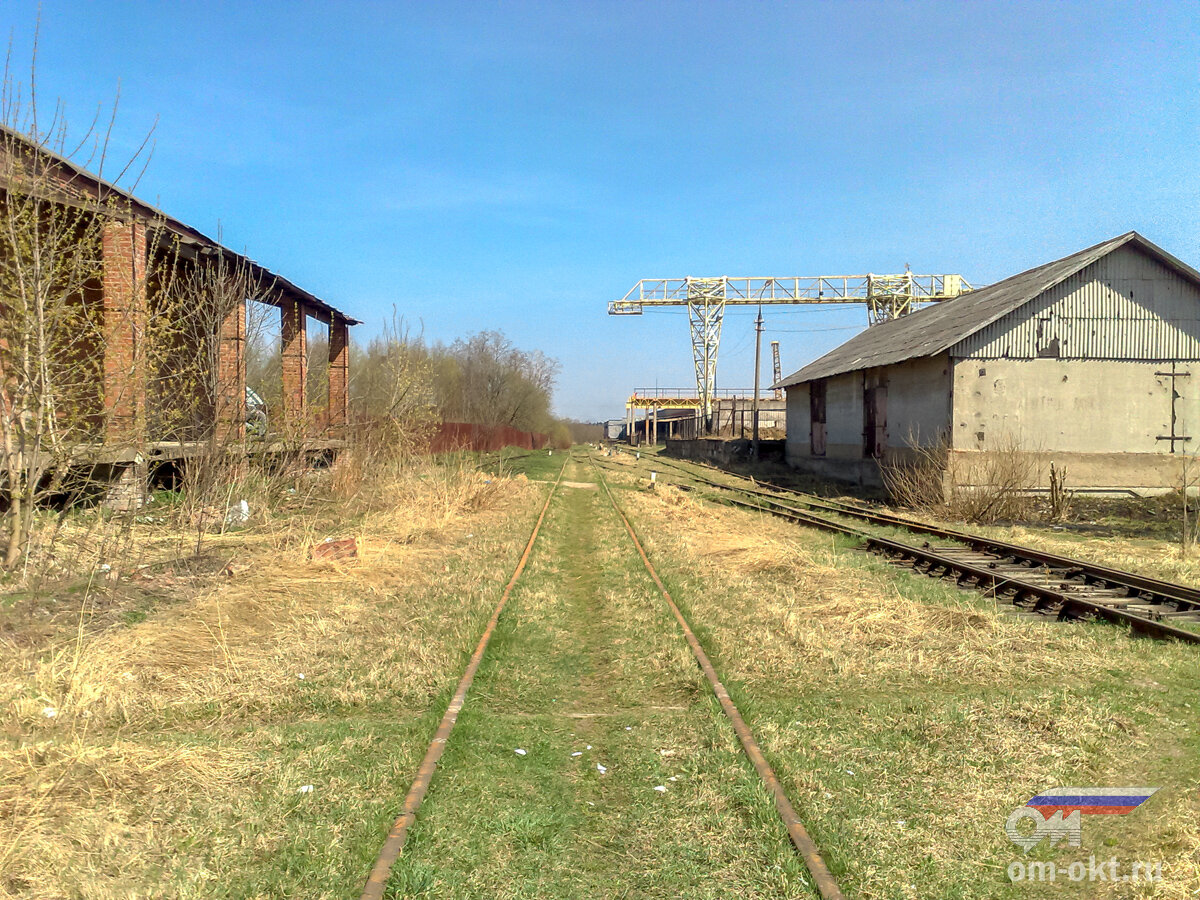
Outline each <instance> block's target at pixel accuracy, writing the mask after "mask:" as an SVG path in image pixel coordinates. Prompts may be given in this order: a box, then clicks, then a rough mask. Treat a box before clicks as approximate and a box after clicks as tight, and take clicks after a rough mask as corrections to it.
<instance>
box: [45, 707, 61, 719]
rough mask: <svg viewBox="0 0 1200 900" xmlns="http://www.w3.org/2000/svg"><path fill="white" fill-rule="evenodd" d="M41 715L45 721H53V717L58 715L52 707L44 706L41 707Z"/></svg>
mask: <svg viewBox="0 0 1200 900" xmlns="http://www.w3.org/2000/svg"><path fill="white" fill-rule="evenodd" d="M42 715H43V716H45V717H46V718H47V719H53V718H54V717H55V716H57V715H58V710H57V709H55V708H54V707H53V706H44V707H42Z"/></svg>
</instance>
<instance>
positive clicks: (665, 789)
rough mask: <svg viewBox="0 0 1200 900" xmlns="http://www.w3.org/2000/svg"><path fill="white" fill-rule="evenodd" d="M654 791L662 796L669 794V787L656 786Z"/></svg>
mask: <svg viewBox="0 0 1200 900" xmlns="http://www.w3.org/2000/svg"><path fill="white" fill-rule="evenodd" d="M654 789H655V790H656V791H658V792H659V793H660V794H665V793H666V792H667V786H666V785H665V784H659V785H655V787H654Z"/></svg>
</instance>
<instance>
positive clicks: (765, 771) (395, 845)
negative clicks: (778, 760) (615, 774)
mask: <svg viewBox="0 0 1200 900" xmlns="http://www.w3.org/2000/svg"><path fill="white" fill-rule="evenodd" d="M526 455H528V454H526ZM566 456H567V459H566V460H565V461H564V463H563V466H562V469H561V470H560V471H559V473H558V476H557V478H556V479H555V481H554V482H553V484H552V486H551V488H550V491H549V492H548V494H547V497H546V500H545V503H544V504H543V506H542V509H541V512H540V514H539V515H538V518H537V521H536V523H535V524H534V527H533V531H532V533H531V534H530V536H529V540H528V542H527V543H526V545H525V549H524V552H523V553H522V555H521V558H520V561H519V562H518V564H517V566H516V569H515V571H514V572H513V575H512V577H511V578H510V579H509V581H508V583H507V585H506V586H505V588H504V590H503V592H502V594H501V597H500V600H499V602H498V603H497V605H496V607H495V609H494V611H493V613H492V616H491V618H490V619H489V620H488V623H487V625H486V627H485V629H484V632H483V635H482V637H481V638H480V640H479V642H478V644H477V646H476V648H475V651H474V653H473V654H472V656H471V658H470V661H469V662H468V664H467V668H466V670H465V672H464V673H463V675H462V677H461V679H460V681H459V683H458V687H457V689H456V690H455V693H454V696H453V698H452V699H451V701H450V703H449V705H448V707H447V709H446V711H445V714H444V715H443V717H442V719H441V722H440V724H439V726H438V729H437V731H436V732H435V734H434V737H433V740H432V741H431V742H430V744H429V746H428V749H427V750H426V753H425V756H424V758H423V759H422V761H421V764H420V767H419V768H418V770H417V773H416V775H415V777H414V779H413V782H412V785H411V787H410V788H409V791H408V793H407V794H406V796H405V799H404V802H403V806H402V809H401V812H400V815H399V816H398V817H397V818H396V820H395V822H394V824H393V825H392V828H391V830H390V831H389V833H388V835H387V837H386V839H385V841H384V844H383V847H382V849H381V850H380V852H379V855H378V857H377V858H376V861H375V863H374V865H373V867H372V869H371V872H370V874H369V875H368V878H367V881H366V884H365V885H364V887H363V890H362V893H361V895H360V897H361V900H382V898H383V897H384V895H385V893H386V891H387V885H388V881H389V878H390V876H391V872H392V868H393V866H394V865H395V863H396V861H397V859H398V858H399V857H400V854H401V852H402V850H403V848H404V845H405V843H406V841H407V838H408V834H409V830H410V829H411V827H412V825H413V824H414V823H415V821H416V815H417V812H418V810H419V809H420V807H421V804H422V802H423V801H424V798H425V795H426V793H427V792H428V790H429V787H430V785H431V783H432V780H433V777H434V774H435V772H436V771H437V766H438V762H439V760H440V759H441V757H442V754H443V753H444V752H445V749H446V745H447V742H448V741H449V739H450V737H451V733H452V731H453V730H454V726H455V723H456V722H457V719H458V715H459V713H460V712H461V710H462V708H463V705H464V704H465V701H466V696H467V692H468V691H469V689H470V687H471V684H472V682H473V680H474V678H475V674H476V672H477V671H478V669H479V666H480V664H481V663H482V661H483V657H484V654H485V653H486V651H487V648H488V644H489V642H490V640H491V637H492V635H493V633H494V632H495V629H496V626H497V625H498V623H499V621H500V617H501V615H502V613H503V612H504V609H505V606H506V604H507V603H508V599H509V597H510V595H511V593H512V590H513V588H514V586H515V585H516V584H517V581H518V579H520V577H521V574H522V572H523V571H524V570H525V567H526V563H527V562H528V560H529V558H530V553H531V551H532V550H533V548H534V544H535V543H536V541H537V539H538V534H539V531H540V530H541V528H542V524H543V522H544V520H545V518H546V515H547V512H548V510H549V509H550V504H551V501H552V500H553V499H554V497H555V495H556V493H558V489H559V486H560V485H566V486H569V485H573V484H574V486H576V487H579V486H581V485H579V484H577V483H572V482H564V481H563V474H564V472H565V471H566V468H567V464H568V463H570V462H572V461H575V462H588V463H590V464H591V465H592V469H593V471H594V473H595V475H596V480H597V482H598V486H599V487H600V488H602V490H603V492H604V495H605V496H606V497H607V499H608V501H609V504H611V507H612V510H613V512H614V514H615V515H616V517H617V518H618V519H619V520H620V523H621V525H622V526H623V527H624V530H625V532H626V533H627V534H628V536H629V538H630V541H631V542H632V545H633V548H634V549H635V550H636V551H637V553H638V555H639V557H640V559H641V562H642V563H643V565H644V567H645V570H646V572H647V574H648V575H649V577H650V579H651V580H652V581H653V582H654V584H655V586H656V587H657V589H658V591H659V593H660V594H661V596H662V598H663V600H664V602H665V603H666V605H667V607H668V608H669V609H670V611H671V613H672V615H673V617H674V618H675V620H676V622H677V623H678V625H679V628H680V631H681V632H682V634H683V637H684V639H685V640H686V642H687V643H688V645H689V647H690V649H691V651H692V654H693V656H694V657H695V660H696V662H697V664H698V665H699V667H700V669H701V670H702V671H703V673H704V675H705V677H706V678H707V680H708V682H709V684H710V686H711V688H712V691H713V694H714V695H715V696H716V698H717V701H718V703H719V704H720V706H721V708H722V710H723V711H724V713H725V714H726V716H727V717H728V718H729V720H730V722H731V724H732V726H733V729H734V732H735V733H736V735H737V737H738V740H739V742H740V744H741V747H742V751H743V753H744V754H745V756H746V757H747V758H748V759H749V761H750V763H751V765H752V766H753V767H754V769H755V771H756V772H757V774H758V776H759V777H760V779H761V780H762V782H763V784H764V786H765V787H766V789H767V791H768V793H769V794H770V795H771V797H772V800H773V801H774V804H775V808H776V811H777V812H778V813H779V816H780V819H781V820H782V822H783V824H784V827H785V828H786V830H787V832H788V836H789V837H790V839H791V842H792V844H793V845H794V847H795V848H796V850H797V851H798V852H799V854H800V857H801V858H802V860H803V862H804V864H805V866H806V868H807V869H808V872H809V875H810V876H811V878H812V883H813V886H814V888H815V890H816V892H817V893H818V894H819V895H820V897H821V898H822V900H844V897H845V895H844V894H843V893H842V892H841V890H840V888H839V887H838V885H837V883H836V881H835V879H834V877H833V875H832V873H831V872H830V870H829V868H828V866H827V865H826V863H825V861H824V859H823V857H822V855H821V853H820V851H819V849H818V848H817V845H816V843H815V842H814V841H813V839H812V838H811V837H810V836H809V834H808V832H807V831H806V830H805V828H804V825H803V823H802V822H801V820H800V818H799V816H798V814H797V813H796V810H795V809H794V808H793V807H792V805H791V802H790V801H789V799H788V797H787V795H786V793H785V791H784V789H783V786H782V784H781V783H780V782H779V779H778V778H777V776H776V775H775V772H774V770H773V769H772V767H771V765H770V763H769V762H768V761H767V760H766V757H765V756H764V755H763V753H762V750H761V749H760V747H759V745H758V743H757V741H756V740H755V737H754V735H753V733H752V732H751V731H750V728H749V726H748V725H747V724H746V722H745V720H744V719H743V718H742V716H741V713H740V712H739V711H738V709H737V706H736V705H735V704H734V701H733V699H732V698H731V697H730V694H729V692H728V690H726V688H725V685H724V684H722V682H721V680H720V677H719V676H718V674H717V672H716V669H715V668H714V667H713V665H712V662H711V661H710V660H709V658H708V655H707V653H706V652H705V650H704V648H703V646H702V645H701V643H700V641H699V639H698V638H697V637H696V635H695V633H694V632H693V631H692V629H691V627H690V625H689V623H688V621H687V619H686V618H685V617H684V615H683V613H682V612H681V611H680V609H679V607H678V606H677V605H676V603H675V601H674V599H673V598H672V596H671V594H670V592H669V591H668V590H667V588H666V586H665V585H664V584H663V581H662V580H661V578H660V577H659V575H658V572H657V571H656V570H655V568H654V565H653V564H652V563H651V561H650V558H649V556H648V555H647V554H646V551H645V549H644V548H643V546H642V544H641V541H640V540H639V538H638V535H637V532H636V531H635V529H634V527H633V524H632V523H631V521H630V520H629V518H628V517H627V515H626V514H625V512H624V510H622V509H621V507H620V506H619V505H618V503H617V501H616V498H615V497H614V496H613V493H612V491H611V490H610V488H609V485H608V482H607V480H606V479H605V478H604V476H603V473H602V472H601V471H600V469H599V468H598V467H597V466H596V465H595V460H594V459H592V457H591V455H590V454H588V455H587V456H586V457H584V459H583V460H579V459H577V458H576V457H575V455H574V454H573V453H571V454H567V455H566ZM627 730H628V729H627ZM588 749H589V750H590V749H591V747H590V746H589V747H588ZM520 752H521V753H524V751H523V750H522V751H520ZM575 755H578V754H575ZM601 768H603V767H601ZM672 780H673V779H672Z"/></svg>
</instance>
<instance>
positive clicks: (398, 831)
mask: <svg viewBox="0 0 1200 900" xmlns="http://www.w3.org/2000/svg"><path fill="white" fill-rule="evenodd" d="M568 461H569V459H568ZM566 469H567V461H564V462H563V466H562V468H561V469H559V472H558V477H557V478H556V479H555V480H554V483H553V484H552V485H551V486H550V490H549V491H548V492H547V493H546V502H545V503H544V504H542V511H541V512H540V513H539V514H538V517H537V521H536V522H534V524H533V531H532V532H531V533H530V535H529V541H528V542H527V543H526V544H525V550H524V552H523V553H522V554H521V558H520V560H519V561H518V562H517V567H516V569H515V570H514V571H513V574H512V578H510V579H509V580H508V584H506V585H505V586H504V590H503V591H502V592H501V594H500V601H499V602H498V603H497V604H496V608H495V610H493V611H492V617H491V618H490V619H488V623H487V626H486V627H485V628H484V630H483V635H482V636H481V637H480V638H479V643H478V644H477V645H476V647H475V652H474V653H472V654H471V659H470V661H469V662H468V663H467V668H466V671H465V672H463V676H462V678H461V679H460V680H459V682H458V687H457V688H456V689H455V691H454V696H453V697H452V698H451V700H450V705H449V706H447V707H446V713H445V715H443V716H442V721H441V723H440V724H439V725H438V729H437V732H436V733H435V734H434V736H433V740H432V741H430V743H429V748H428V749H427V750H426V751H425V757H424V758H423V759H422V760H421V765H420V767H419V768H418V769H417V776H416V778H415V779H413V783H412V787H410V788H409V789H408V794H407V795H406V796H405V798H404V805H403V807H402V808H401V812H400V815H399V816H398V817H397V818H396V821H395V822H394V823H393V824H392V828H391V831H389V832H388V836H387V838H386V839H385V840H384V843H383V848H382V849H381V850H380V851H379V856H378V857H376V859H375V865H374V866H372V868H371V872H370V874H369V875H368V876H367V883H366V885H365V886H364V887H363V891H362V895H361V897H362V900H382V897H383V894H384V891H385V890H386V889H387V882H388V877H389V876H390V875H391V871H392V866H393V865H394V864H395V862H396V859H397V858H398V857H399V856H400V851H401V850H402V849H404V842H405V841H406V840H407V839H408V830H409V828H410V827H411V826H412V823H413V822H414V821H415V820H416V817H417V810H418V809H420V807H421V801H423V800H424V799H425V794H426V792H428V790H429V784H430V782H432V781H433V773H434V772H435V771H436V770H437V764H438V760H440V759H441V758H442V754H443V753H444V752H445V750H446V741H447V740H448V739H449V737H450V732H452V731H453V730H454V723H455V722H457V721H458V714H459V712H461V711H462V707H463V703H465V702H466V699H467V691H469V690H470V689H471V682H472V681H474V680H475V673H476V672H477V671H479V665H480V663H482V662H483V654H484V653H485V652H486V651H487V646H488V642H489V641H491V639H492V634H493V633H495V631H496V625H497V623H498V622H499V621H500V614H501V613H502V612H504V607H505V605H506V604H507V603H508V598H509V597H510V596H511V595H512V590H513V587H514V586H515V585H516V583H517V580H518V579H519V578H520V577H521V573H522V572H524V571H525V565H526V563H528V562H529V554H530V552H532V550H533V545H534V543H535V542H536V541H537V537H538V532H539V531H541V528H542V522H543V521H545V519H546V511H547V510H548V509H550V501H551V500H553V499H554V494H555V492H556V491H557V490H558V486H559V483H560V482H561V481H562V476H563V472H565V471H566Z"/></svg>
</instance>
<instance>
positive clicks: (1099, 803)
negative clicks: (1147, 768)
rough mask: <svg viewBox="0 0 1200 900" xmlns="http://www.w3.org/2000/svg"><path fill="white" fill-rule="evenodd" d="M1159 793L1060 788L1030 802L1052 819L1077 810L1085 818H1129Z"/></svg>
mask: <svg viewBox="0 0 1200 900" xmlns="http://www.w3.org/2000/svg"><path fill="white" fill-rule="evenodd" d="M1157 791H1158V788H1152V787H1058V788H1051V789H1050V790H1048V791H1042V792H1041V793H1040V794H1038V795H1037V796H1036V797H1034V798H1033V799H1032V800H1030V801H1029V802H1028V803H1026V804H1025V805H1026V806H1031V807H1033V808H1034V809H1036V810H1037V811H1038V812H1040V813H1041V814H1042V816H1043V817H1049V816H1051V815H1053V814H1054V813H1057V812H1060V813H1062V814H1063V815H1064V816H1067V815H1070V814H1071V813H1073V812H1075V811H1076V810H1078V811H1079V812H1081V813H1082V814H1083V815H1085V816H1127V815H1129V814H1130V813H1131V812H1133V811H1134V810H1135V809H1137V808H1138V807H1139V806H1141V805H1142V804H1143V803H1145V802H1146V801H1147V800H1149V799H1150V798H1151V797H1152V796H1154V794H1155V793H1156V792H1157Z"/></svg>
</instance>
